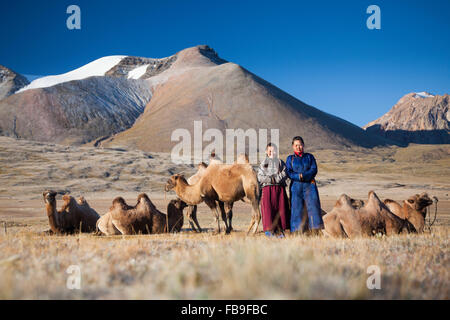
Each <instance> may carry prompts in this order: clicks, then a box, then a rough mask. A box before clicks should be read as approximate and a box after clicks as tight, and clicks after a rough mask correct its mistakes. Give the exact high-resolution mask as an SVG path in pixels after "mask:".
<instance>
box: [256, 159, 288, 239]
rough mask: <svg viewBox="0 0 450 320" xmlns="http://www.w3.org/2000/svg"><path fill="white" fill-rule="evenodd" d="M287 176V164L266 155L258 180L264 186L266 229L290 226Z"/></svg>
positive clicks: (263, 203) (264, 223)
mask: <svg viewBox="0 0 450 320" xmlns="http://www.w3.org/2000/svg"><path fill="white" fill-rule="evenodd" d="M286 178H287V176H286V164H285V163H284V162H283V161H282V160H281V159H279V158H273V159H272V158H269V157H266V159H265V160H263V161H262V162H261V165H260V166H259V169H258V181H259V184H260V185H261V187H262V195H261V213H262V222H263V229H264V231H277V229H280V228H281V230H286V229H288V228H289V219H290V215H289V203H288V198H287V194H286V190H285V187H286ZM277 214H279V217H277Z"/></svg>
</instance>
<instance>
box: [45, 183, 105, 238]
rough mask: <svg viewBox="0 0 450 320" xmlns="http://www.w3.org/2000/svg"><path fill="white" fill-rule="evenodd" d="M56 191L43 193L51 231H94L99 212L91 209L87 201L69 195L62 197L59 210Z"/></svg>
mask: <svg viewBox="0 0 450 320" xmlns="http://www.w3.org/2000/svg"><path fill="white" fill-rule="evenodd" d="M56 195H57V192H55V191H53V190H46V191H44V193H43V196H44V202H45V207H46V211H47V216H48V222H49V225H50V231H51V232H52V233H74V232H80V231H81V232H92V231H95V226H96V223H97V220H98V219H99V218H100V216H99V214H98V213H97V212H96V211H95V210H94V209H92V208H91V207H90V206H89V204H88V203H87V201H86V200H85V199H84V198H83V197H80V198H79V199H78V201H76V200H75V199H74V198H73V197H71V196H69V195H64V196H63V197H62V199H63V201H64V203H63V206H62V207H61V210H59V211H58V210H57V209H56Z"/></svg>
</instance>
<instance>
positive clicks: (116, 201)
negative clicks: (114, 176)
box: [112, 197, 127, 206]
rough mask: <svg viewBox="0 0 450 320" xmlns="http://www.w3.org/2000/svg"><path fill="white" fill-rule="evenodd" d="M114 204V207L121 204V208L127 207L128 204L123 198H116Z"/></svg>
mask: <svg viewBox="0 0 450 320" xmlns="http://www.w3.org/2000/svg"><path fill="white" fill-rule="evenodd" d="M112 203H113V206H114V205H116V204H119V205H121V206H127V203H126V202H125V199H124V198H122V197H116V198H114V200H113V202H112Z"/></svg>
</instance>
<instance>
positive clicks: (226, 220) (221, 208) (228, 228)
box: [219, 201, 231, 234]
mask: <svg viewBox="0 0 450 320" xmlns="http://www.w3.org/2000/svg"><path fill="white" fill-rule="evenodd" d="M219 208H220V212H221V213H222V220H223V222H224V223H225V233H226V234H229V233H230V232H231V228H230V225H229V224H228V219H227V218H228V217H227V213H226V212H225V204H224V203H223V202H222V201H219ZM228 208H229V206H228V205H227V209H228Z"/></svg>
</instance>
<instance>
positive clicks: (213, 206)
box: [205, 199, 223, 233]
mask: <svg viewBox="0 0 450 320" xmlns="http://www.w3.org/2000/svg"><path fill="white" fill-rule="evenodd" d="M205 203H206V205H207V206H208V207H209V208H210V209H211V212H212V213H213V214H214V218H215V221H217V229H216V232H217V233H220V220H219V210H218V209H217V203H216V201H215V200H211V199H205ZM222 204H223V202H222Z"/></svg>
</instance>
